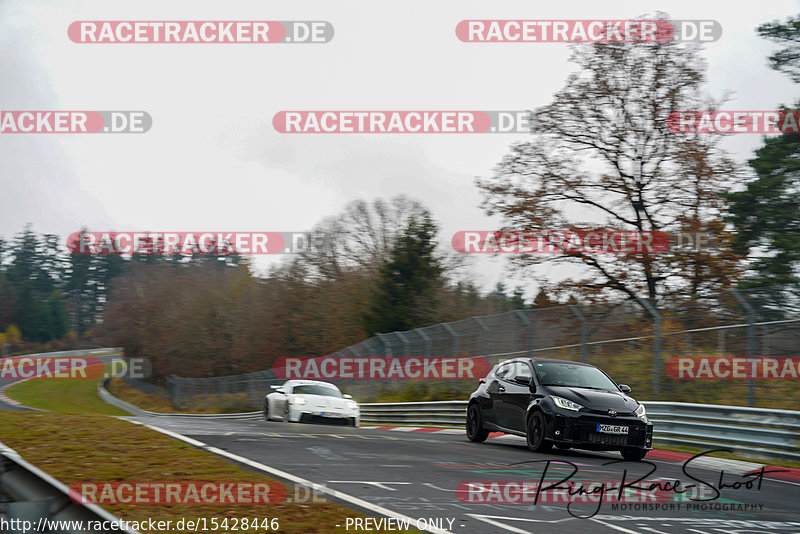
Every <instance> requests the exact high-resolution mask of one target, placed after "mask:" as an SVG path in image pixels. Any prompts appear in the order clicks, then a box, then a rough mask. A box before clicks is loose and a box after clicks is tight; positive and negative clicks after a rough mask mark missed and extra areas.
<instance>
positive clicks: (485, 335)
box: [472, 317, 492, 356]
mask: <svg viewBox="0 0 800 534" xmlns="http://www.w3.org/2000/svg"><path fill="white" fill-rule="evenodd" d="M472 319H474V320H475V322H476V323H478V325H479V326H480V327H481V328H482V329H483V355H484V356H488V355H489V333H491V331H492V329H491V328H489V327H488V326H486V323H485V322H484V320H483V319H481V318H480V317H473V318H472ZM473 356H474V355H473Z"/></svg>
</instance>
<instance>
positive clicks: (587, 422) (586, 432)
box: [554, 416, 652, 447]
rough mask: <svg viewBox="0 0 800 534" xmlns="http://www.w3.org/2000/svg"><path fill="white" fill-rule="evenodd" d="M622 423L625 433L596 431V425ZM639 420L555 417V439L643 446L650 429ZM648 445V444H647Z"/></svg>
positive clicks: (649, 435) (650, 434) (649, 434)
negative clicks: (625, 427)
mask: <svg viewBox="0 0 800 534" xmlns="http://www.w3.org/2000/svg"><path fill="white" fill-rule="evenodd" d="M598 424H602V425H623V426H627V427H628V433H627V434H605V433H602V432H597V425H598ZM649 428H650V427H648V426H647V425H645V424H644V423H643V422H641V421H639V420H630V419H628V420H624V419H618V418H610V417H604V418H600V417H591V416H589V417H581V418H578V419H575V418H570V417H556V418H555V425H554V431H557V432H558V434H556V439H559V440H564V441H582V442H586V443H593V444H597V445H612V446H630V447H645V446H647V445H646V440H647V438H648V437H650V438H651V437H652V430H648V429H649ZM648 445H649V444H648Z"/></svg>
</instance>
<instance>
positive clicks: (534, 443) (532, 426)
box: [525, 410, 553, 452]
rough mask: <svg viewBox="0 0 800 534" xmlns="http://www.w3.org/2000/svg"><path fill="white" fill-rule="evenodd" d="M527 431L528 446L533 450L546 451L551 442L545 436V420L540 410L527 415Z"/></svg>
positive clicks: (551, 444)
mask: <svg viewBox="0 0 800 534" xmlns="http://www.w3.org/2000/svg"><path fill="white" fill-rule="evenodd" d="M526 429H527V432H525V436H526V438H527V439H528V448H529V449H530V450H532V451H534V452H547V451H549V450H550V448H551V447H552V446H553V443H552V442H550V441H547V439H546V438H545V429H546V427H545V422H544V415H542V412H540V411H538V410H536V411H534V412H533V413H531V414H530V415H529V416H528V425H527V427H526Z"/></svg>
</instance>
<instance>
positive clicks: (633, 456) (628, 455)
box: [620, 449, 647, 462]
mask: <svg viewBox="0 0 800 534" xmlns="http://www.w3.org/2000/svg"><path fill="white" fill-rule="evenodd" d="M620 452H621V453H622V457H623V458H625V459H626V460H630V461H632V462H638V461H639V460H642V459H644V457H645V456H647V449H623V450H622V451H620Z"/></svg>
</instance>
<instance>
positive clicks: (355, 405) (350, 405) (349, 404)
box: [347, 401, 358, 410]
mask: <svg viewBox="0 0 800 534" xmlns="http://www.w3.org/2000/svg"><path fill="white" fill-rule="evenodd" d="M347 407H348V408H350V409H351V410H358V403H357V402H355V401H347Z"/></svg>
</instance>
